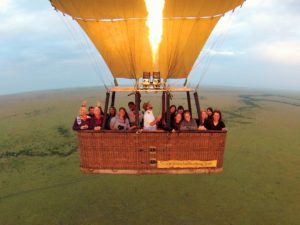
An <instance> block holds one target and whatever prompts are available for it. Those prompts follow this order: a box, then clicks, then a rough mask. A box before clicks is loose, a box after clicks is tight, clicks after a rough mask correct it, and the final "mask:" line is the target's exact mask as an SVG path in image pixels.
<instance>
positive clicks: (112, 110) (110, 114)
mask: <svg viewBox="0 0 300 225" xmlns="http://www.w3.org/2000/svg"><path fill="white" fill-rule="evenodd" d="M116 114H117V110H116V108H115V107H114V106H111V107H110V108H109V110H108V114H107V118H106V124H105V128H106V129H107V130H110V121H111V119H112V118H114V117H115V116H116Z"/></svg>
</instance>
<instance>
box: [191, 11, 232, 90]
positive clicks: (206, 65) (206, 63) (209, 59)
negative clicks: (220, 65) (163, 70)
mask: <svg viewBox="0 0 300 225" xmlns="http://www.w3.org/2000/svg"><path fill="white" fill-rule="evenodd" d="M233 14H234V10H233V11H232V13H231V14H230V17H229V19H228V21H227V23H226V25H225V29H223V31H222V32H220V34H219V35H218V36H217V37H216V38H215V40H214V41H213V42H212V45H211V47H210V48H209V49H210V51H207V52H206V53H205V54H204V56H203V57H201V58H200V59H199V60H198V62H197V63H196V64H195V65H194V67H193V69H192V71H195V70H196V69H197V68H198V67H199V66H200V65H203V67H202V68H203V69H202V73H201V76H200V78H199V81H198V83H197V85H196V88H195V90H197V89H198V88H199V85H200V83H201V82H202V81H203V79H204V77H205V75H206V74H207V72H208V69H209V67H210V65H211V62H212V59H213V57H214V54H210V53H211V51H213V50H214V49H216V47H217V46H218V47H219V46H221V44H222V43H223V42H224V37H225V35H226V33H227V32H228V30H229V29H228V28H229V26H230V25H231V23H232V20H233V16H232V15H233ZM202 62H204V63H203V64H202ZM188 78H189V77H188ZM187 83H188V84H189V82H187Z"/></svg>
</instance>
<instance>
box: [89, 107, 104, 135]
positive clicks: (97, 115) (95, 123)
mask: <svg viewBox="0 0 300 225" xmlns="http://www.w3.org/2000/svg"><path fill="white" fill-rule="evenodd" d="M102 123H103V116H102V115H101V110H100V108H99V107H95V108H94V117H92V118H91V129H92V130H101V127H102Z"/></svg>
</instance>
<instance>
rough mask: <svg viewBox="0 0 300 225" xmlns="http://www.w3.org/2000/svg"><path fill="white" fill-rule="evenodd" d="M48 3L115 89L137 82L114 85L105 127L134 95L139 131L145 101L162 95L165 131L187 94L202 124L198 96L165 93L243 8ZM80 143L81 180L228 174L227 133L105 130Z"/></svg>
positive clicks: (131, 0) (118, 1)
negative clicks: (120, 100) (82, 36)
mask: <svg viewBox="0 0 300 225" xmlns="http://www.w3.org/2000/svg"><path fill="white" fill-rule="evenodd" d="M50 2H51V4H52V6H53V7H54V8H55V9H56V10H58V11H60V12H61V13H63V14H67V15H69V16H71V17H72V18H73V19H74V20H76V22H77V23H78V24H79V25H80V27H81V28H82V29H83V31H84V32H85V33H86V34H87V36H88V37H89V38H90V40H91V41H92V42H93V44H94V45H95V47H96V48H97V50H98V51H99V53H100V54H101V56H102V57H103V59H104V61H105V62H106V64H107V66H108V67H109V69H110V71H111V74H112V75H113V77H114V79H115V81H117V79H119V78H126V79H132V80H134V81H135V86H134V87H123V86H117V85H116V86H114V87H111V88H110V89H109V90H108V91H107V93H106V101H105V109H104V121H105V120H106V117H107V110H108V106H109V101H110V99H111V101H110V102H111V103H110V105H111V106H113V105H114V102H115V97H116V92H125V91H128V92H130V93H134V94H135V102H136V105H137V106H138V107H137V108H136V122H137V123H136V125H137V126H139V122H138V121H139V120H138V116H139V109H140V102H141V95H142V94H143V93H144V92H155V93H157V94H159V93H161V94H162V115H165V112H166V118H165V119H166V123H167V125H170V112H169V106H170V95H171V93H172V92H186V95H187V102H188V107H189V110H190V111H191V110H192V107H191V97H190V92H194V93H193V95H194V99H195V105H196V110H197V115H198V119H199V120H200V121H201V111H200V103H199V98H198V93H197V91H195V90H194V89H193V88H190V87H187V86H182V87H172V86H169V85H167V81H168V79H186V78H187V77H188V76H189V74H190V72H191V70H192V67H193V65H194V64H195V61H196V59H197V57H198V56H199V54H200V52H201V50H202V48H203V46H204V44H205V43H206V41H207V39H208V37H209V36H210V34H211V32H212V30H213V29H214V27H215V26H216V24H217V23H218V21H219V20H220V18H221V17H222V16H223V15H224V14H225V13H226V12H228V11H232V10H234V9H235V8H236V7H239V6H241V5H242V4H243V2H244V0H211V1H207V0H148V1H147V0H50ZM151 4H154V9H151V8H150V7H151ZM155 4H156V6H155ZM158 5H159V6H158ZM155 7H156V8H155ZM158 8H159V9H158ZM151 10H152V11H151ZM153 10H154V11H153ZM160 10H161V14H159V11H160ZM151 13H152V14H151ZM149 15H150V16H151V15H152V17H151V18H150V16H149ZM155 19H156V20H157V21H158V24H154V26H153V25H152V27H151V24H150V23H151V21H153V20H154V21H155ZM159 22H161V23H160V24H159ZM152 35H154V36H152ZM155 35H156V36H155ZM115 83H116V84H117V82H115ZM110 96H111V97H110ZM104 124H105V122H104ZM77 135H78V140H79V148H80V167H81V170H82V171H83V172H88V173H89V172H91V173H125V174H147V173H150V174H157V173H175V174H181V173H214V172H220V171H222V169H223V159H224V149H225V142H226V135H227V132H226V131H205V132H203V131H194V132H176V133H170V132H167V131H163V130H157V131H142V130H137V131H136V130H135V131H122V132H120V131H112V130H105V129H104V127H103V129H102V130H101V131H80V132H78V134H77ZM126 143H130V145H126Z"/></svg>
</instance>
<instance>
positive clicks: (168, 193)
mask: <svg viewBox="0 0 300 225" xmlns="http://www.w3.org/2000/svg"><path fill="white" fill-rule="evenodd" d="M200 95H201V104H202V106H203V107H207V106H212V107H214V108H219V109H222V111H223V117H224V119H225V122H226V125H227V127H228V129H229V135H228V141H227V146H226V153H225V162H224V171H223V172H222V173H221V174H216V175H155V176H149V175H148V176H141V175H140V176H135V175H86V174H82V173H81V172H80V171H79V156H78V152H77V142H76V138H75V134H74V133H73V132H72V130H71V125H72V123H73V119H74V117H75V116H76V113H77V111H78V107H79V105H80V102H81V100H83V99H87V100H88V101H89V102H90V103H91V104H94V103H96V102H97V100H101V101H102V102H103V96H104V91H103V90H100V89H98V88H86V89H68V90H57V91H50V92H35V93H25V94H17V95H9V96H0V117H1V120H0V127H1V130H0V225H27V224H28V225H29V224H30V225H35V224H36V225H40V224H47V225H52V224H53V225H54V224H55V225H58V224H61V225H69V224H70V225H79V224H80V225H96V224H97V225H119V224H120V225H121V224H126V225H127V224H128V225H142V224H145V225H159V224H161V225H202V224H203V225H209V224H216V225H221V224H222V225H223V224H224V225H268V224H270V225H284V224H286V225H298V224H300V214H299V212H300V204H299V202H300V192H299V190H300V117H299V115H300V94H299V93H279V92H278V93H266V92H262V91H249V90H237V89H236V90H222V89H211V88H208V89H203V90H200ZM118 97H119V98H118V101H117V105H126V103H127V102H128V101H129V100H131V99H133V96H131V97H127V96H126V95H122V96H118ZM147 99H151V100H152V101H153V102H154V103H155V105H156V108H158V104H159V100H160V97H159V96H152V95H145V96H143V99H142V100H147ZM173 103H175V104H177V105H178V104H184V105H186V102H185V98H184V96H182V95H174V97H173ZM194 111H195V110H194ZM159 112H160V111H159V110H157V112H156V113H159Z"/></svg>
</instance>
